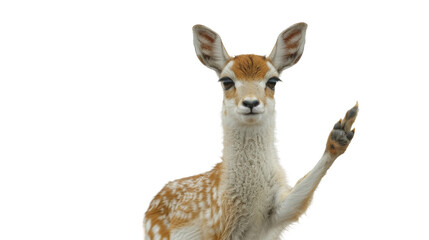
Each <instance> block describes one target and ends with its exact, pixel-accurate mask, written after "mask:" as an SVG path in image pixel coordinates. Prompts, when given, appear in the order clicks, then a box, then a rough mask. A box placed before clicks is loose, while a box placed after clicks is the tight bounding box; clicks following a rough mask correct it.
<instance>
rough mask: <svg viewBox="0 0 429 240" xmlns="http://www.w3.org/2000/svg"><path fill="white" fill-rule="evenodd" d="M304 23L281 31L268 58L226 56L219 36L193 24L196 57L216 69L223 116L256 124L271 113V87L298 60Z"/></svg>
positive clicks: (302, 41)
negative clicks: (221, 97)
mask: <svg viewBox="0 0 429 240" xmlns="http://www.w3.org/2000/svg"><path fill="white" fill-rule="evenodd" d="M306 29H307V24H305V23H297V24H295V25H293V26H291V27H289V28H288V29H286V30H284V31H283V32H282V33H280V35H279V36H278V38H277V42H276V44H275V45H274V48H273V50H272V52H271V54H270V55H269V56H268V57H265V56H259V55H252V54H249V55H238V56H235V57H230V56H229V55H228V53H227V52H226V50H225V47H224V46H223V43H222V40H221V38H220V36H219V35H218V34H217V33H216V32H214V31H213V30H211V29H209V28H207V27H205V26H202V25H195V26H194V27H193V34H194V46H195V51H196V53H197V56H198V59H199V60H200V61H201V62H202V63H203V64H204V65H206V66H207V67H209V68H211V69H213V70H215V71H216V73H217V75H218V77H219V81H220V82H221V84H222V87H223V91H224V101H223V116H224V119H225V118H226V119H230V120H232V121H233V122H238V123H239V124H245V125H248V124H257V123H260V122H262V121H263V120H264V119H267V118H270V117H272V116H273V113H274V105H275V102H274V90H275V86H276V83H277V82H278V81H280V79H279V75H280V73H281V72H282V71H283V70H284V69H286V68H288V67H291V66H293V65H294V64H295V63H297V62H298V61H299V59H300V58H301V55H302V53H303V51H304V44H305V32H306Z"/></svg>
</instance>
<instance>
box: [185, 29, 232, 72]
mask: <svg viewBox="0 0 429 240" xmlns="http://www.w3.org/2000/svg"><path fill="white" fill-rule="evenodd" d="M192 31H193V35H194V47H195V52H196V54H197V57H198V59H199V60H200V61H201V63H203V64H204V65H206V66H207V67H209V68H211V69H213V70H215V71H216V73H217V74H218V75H220V73H221V72H222V69H223V68H224V66H225V65H226V63H227V62H228V60H229V59H230V57H229V55H228V53H227V52H226V50H225V47H224V46H223V43H222V40H221V38H220V36H219V35H218V34H217V33H216V32H215V31H213V30H211V29H210V28H208V27H206V26H203V25H198V24H197V25H195V26H194V27H193V28H192Z"/></svg>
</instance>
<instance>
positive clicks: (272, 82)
mask: <svg viewBox="0 0 429 240" xmlns="http://www.w3.org/2000/svg"><path fill="white" fill-rule="evenodd" d="M278 81H281V80H280V79H279V78H278V77H272V78H270V79H269V80H268V81H267V87H269V88H270V89H271V90H274V88H275V87H276V83H277V82H278Z"/></svg>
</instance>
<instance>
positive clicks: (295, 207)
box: [143, 23, 358, 240]
mask: <svg viewBox="0 0 429 240" xmlns="http://www.w3.org/2000/svg"><path fill="white" fill-rule="evenodd" d="M306 29H307V25H306V24H305V23H297V24H295V25H293V26H291V27H289V28H288V29H286V30H285V31H283V32H282V33H280V35H279V37H278V39H277V42H276V44H275V46H274V49H273V50H272V52H271V54H270V55H269V56H268V57H265V56H257V55H239V56H235V57H230V56H229V55H228V53H227V52H226V50H225V48H224V46H223V44H222V41H221V38H220V37H219V35H218V34H216V33H215V32H214V31H212V30H211V29H209V28H207V27H205V26H202V25H195V26H194V27H193V35H194V45H195V50H196V53H197V56H198V59H199V60H200V61H201V62H202V63H203V64H204V65H206V66H207V67H209V68H211V69H213V70H215V71H216V73H217V75H218V76H219V82H221V85H222V87H223V91H224V99H223V109H222V124H223V131H224V134H223V138H224V139H223V144H224V148H223V161H222V162H221V163H218V164H217V165H216V166H215V167H214V168H213V169H212V170H211V171H209V172H206V173H203V174H200V175H196V176H193V177H188V178H183V179H179V180H175V181H172V182H169V183H168V184H167V185H166V186H165V187H164V188H163V189H162V190H161V191H160V192H159V193H158V194H157V195H156V196H155V198H154V199H153V200H152V202H151V203H150V206H149V209H148V210H147V212H146V215H145V219H144V222H143V225H144V228H145V239H152V240H155V239H160V240H164V239H172V240H178V239H179V240H193V239H195V240H197V239H198V240H199V239H223V240H239V239H243V240H244V239H245V240H252V239H254V240H265V239H280V234H281V232H282V230H284V229H285V228H286V226H288V225H289V224H291V223H292V222H294V221H296V220H298V218H299V217H300V216H301V215H302V214H303V213H304V212H305V211H306V209H307V207H308V205H309V204H310V202H311V200H312V196H313V193H314V191H315V189H316V188H317V186H318V185H319V182H320V181H321V180H322V177H323V176H324V175H325V174H326V172H327V170H328V169H329V168H330V166H331V165H332V163H333V162H334V160H335V159H336V158H337V157H338V156H340V155H341V154H343V153H344V152H345V150H346V149H347V147H348V145H349V143H350V141H351V140H352V138H353V135H354V132H355V130H354V129H353V130H351V127H352V124H353V122H354V121H355V119H356V117H357V113H358V106H357V104H356V105H355V106H354V107H353V108H352V109H350V110H349V111H348V112H347V113H346V115H345V117H344V119H342V120H340V121H339V122H337V123H336V124H335V125H334V128H333V130H332V131H331V133H330V135H329V137H328V140H327V143H326V150H325V152H324V153H323V155H322V157H321V159H320V160H319V161H318V163H317V164H316V166H315V167H314V168H313V169H312V170H311V171H310V172H309V173H308V174H307V175H305V176H304V177H303V178H302V179H300V180H299V181H298V183H297V184H296V185H295V186H294V187H291V186H289V185H288V184H287V183H286V178H285V174H284V171H283V169H282V167H281V166H280V164H279V160H278V157H277V151H276V147H275V144H274V142H275V141H274V126H275V119H274V105H275V102H274V92H275V86H276V83H277V82H278V81H280V79H279V75H280V73H281V72H282V71H283V70H284V69H286V68H288V67H291V66H292V65H294V64H295V63H297V62H298V61H299V59H300V58H301V55H302V53H303V50H304V42H305V33H306Z"/></svg>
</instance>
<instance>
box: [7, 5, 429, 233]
mask: <svg viewBox="0 0 429 240" xmlns="http://www.w3.org/2000/svg"><path fill="white" fill-rule="evenodd" d="M301 21H304V22H307V23H308V25H309V27H308V31H307V42H306V47H305V51H304V55H303V57H302V58H301V60H300V62H299V63H298V64H297V65H296V66H294V67H292V68H291V69H288V70H286V71H285V72H284V73H283V74H282V76H281V78H282V79H283V82H282V83H280V84H278V86H277V92H276V101H277V138H278V143H277V146H278V149H279V155H280V157H281V159H282V160H281V163H282V165H283V166H284V168H285V169H286V172H287V174H288V178H289V182H290V184H294V183H295V182H296V181H297V180H298V179H299V178H300V177H302V176H303V175H304V174H305V173H307V171H309V170H310V169H311V168H312V167H313V166H314V164H315V163H316V162H317V161H318V159H319V157H320V156H321V154H322V152H323V150H324V145H325V141H326V138H327V136H328V134H329V131H330V129H331V128H332V126H333V125H334V123H335V122H336V121H338V119H339V118H341V117H343V115H344V113H345V111H346V110H347V109H349V108H350V107H352V106H353V105H354V104H355V102H356V101H359V104H360V108H361V111H360V115H359V117H358V119H357V121H356V123H355V127H356V136H355V138H354V139H353V142H352V144H351V145H350V147H349V149H348V150H347V152H346V153H345V154H344V155H343V156H342V157H341V158H339V159H338V160H337V162H336V163H335V164H334V165H333V167H332V168H331V169H330V171H329V172H328V174H327V176H326V177H325V178H324V179H323V181H322V183H321V185H320V187H319V188H318V190H317V192H316V194H315V196H314V201H313V204H312V205H311V207H310V208H309V209H308V211H307V214H306V215H305V216H304V217H302V218H301V220H300V222H299V223H298V224H295V225H293V226H292V227H290V228H289V229H288V231H287V232H285V234H284V235H285V237H284V239H294V240H298V239H316V238H318V239H328V238H329V239H428V238H429V233H428V231H429V230H428V228H427V226H428V216H429V207H428V203H429V194H428V183H429V176H428V174H427V171H428V170H427V169H428V161H429V157H428V154H427V148H428V147H429V144H428V143H429V140H428V136H429V131H428V129H427V123H428V121H429V113H428V107H427V106H428V103H429V96H428V93H427V92H428V85H427V83H428V82H429V74H428V56H429V47H428V43H429V33H428V23H429V17H428V14H427V6H425V5H424V1H353V2H352V1H286V0H283V1H268V0H265V1H250V0H247V1H173V0H171V1H157V2H155V1H101V0H100V1H95V0H80V1H79V0H76V1H54V0H52V1H19V0H16V1H2V2H1V3H0V239H5V240H12V239H142V238H143V230H142V224H141V223H142V219H143V214H144V212H145V210H146V209H147V207H148V204H149V202H150V200H151V199H152V197H153V196H154V195H155V194H156V193H157V192H158V191H159V190H160V189H161V188H162V186H163V185H164V184H165V183H167V182H168V181H169V180H174V179H177V178H181V177H186V176H190V175H195V174H197V173H201V172H205V171H208V170H210V169H211V167H212V166H214V165H215V163H217V162H219V161H220V157H221V150H222V132H221V131H222V130H221V123H220V109H221V102H222V90H221V87H220V85H219V83H218V82H217V77H216V74H215V73H214V72H212V71H211V70H210V69H208V68H206V67H204V66H203V65H201V64H200V62H199V61H198V59H197V58H196V56H195V52H194V47H193V44H192V32H191V28H192V26H193V25H194V24H197V23H199V24H204V25H206V26H209V27H210V28H212V29H213V30H215V31H216V32H218V33H219V34H220V35H221V37H222V39H223V42H224V44H225V47H226V49H227V50H228V52H229V53H230V55H238V54H244V53H255V54H260V55H265V54H269V53H270V51H271V49H272V47H273V46H274V43H275V40H276V38H277V36H278V34H279V33H280V32H281V31H282V30H284V29H285V28H287V27H289V26H290V25H292V24H294V23H296V22H301Z"/></svg>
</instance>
